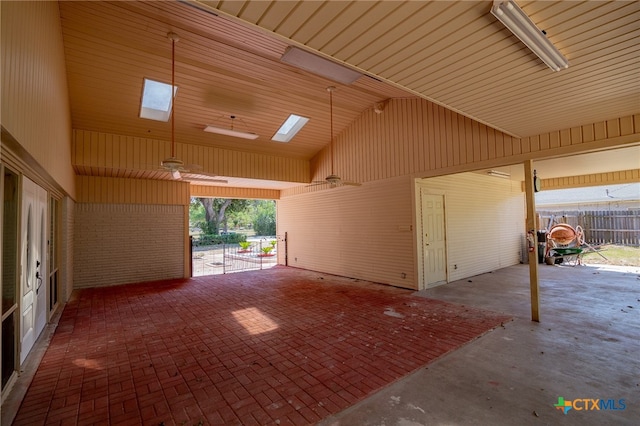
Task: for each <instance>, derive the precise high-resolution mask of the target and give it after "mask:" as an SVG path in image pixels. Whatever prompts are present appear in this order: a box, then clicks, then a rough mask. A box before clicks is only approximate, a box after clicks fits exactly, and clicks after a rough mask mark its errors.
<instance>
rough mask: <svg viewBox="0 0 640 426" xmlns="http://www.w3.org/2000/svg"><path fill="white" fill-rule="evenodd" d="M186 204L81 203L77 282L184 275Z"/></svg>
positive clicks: (78, 285)
mask: <svg viewBox="0 0 640 426" xmlns="http://www.w3.org/2000/svg"><path fill="white" fill-rule="evenodd" d="M184 221H185V209H184V207H183V206H172V205H136V204H82V203H79V204H76V208H75V226H74V234H75V235H76V236H78V237H79V238H76V239H75V240H74V247H73V264H74V268H73V280H74V288H84V287H99V286H108V285H116V284H128V283H134V282H143V281H154V280H164V279H171V278H181V277H183V274H184V269H185V268H184V256H183V253H184V252H185V238H184Z"/></svg>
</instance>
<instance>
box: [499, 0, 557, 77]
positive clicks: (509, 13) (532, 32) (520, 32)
mask: <svg viewBox="0 0 640 426" xmlns="http://www.w3.org/2000/svg"><path fill="white" fill-rule="evenodd" d="M491 13H492V14H493V15H494V16H495V17H496V18H498V20H499V21H500V22H502V23H503V24H504V26H505V27H507V28H508V29H509V30H510V31H511V32H512V33H513V34H515V36H516V37H518V38H519V39H520V40H521V41H522V42H523V43H524V44H525V45H526V46H527V47H528V48H529V49H530V50H531V51H532V52H533V53H535V54H536V55H537V56H538V57H539V58H540V59H542V61H543V62H544V63H545V64H547V66H548V67H549V68H551V69H552V70H554V71H560V70H563V69H565V68H568V67H569V61H567V58H565V57H564V56H563V55H562V53H560V51H559V50H558V49H556V47H555V46H554V45H553V43H551V41H549V39H548V38H547V36H546V35H545V33H544V32H543V31H541V30H540V29H539V28H538V27H537V26H536V24H535V23H534V22H533V21H532V20H531V18H529V16H527V14H526V13H524V11H523V10H522V9H521V8H520V6H518V5H517V4H516V2H515V1H513V0H507V1H503V0H494V2H493V7H492V8H491Z"/></svg>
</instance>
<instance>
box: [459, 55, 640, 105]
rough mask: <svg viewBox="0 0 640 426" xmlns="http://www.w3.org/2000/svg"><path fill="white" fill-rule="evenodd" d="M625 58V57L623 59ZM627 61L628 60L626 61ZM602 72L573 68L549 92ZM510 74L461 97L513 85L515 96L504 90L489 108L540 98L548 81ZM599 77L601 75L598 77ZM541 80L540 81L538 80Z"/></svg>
mask: <svg viewBox="0 0 640 426" xmlns="http://www.w3.org/2000/svg"><path fill="white" fill-rule="evenodd" d="M629 49H630V51H629V53H630V54H633V53H634V52H633V50H632V48H629ZM623 60H624V59H623ZM625 62H626V61H625ZM622 64H623V63H621V64H620V66H622ZM601 72H602V69H601V68H597V67H593V66H591V67H589V68H588V69H584V70H575V71H574V70H572V71H571V73H570V74H565V76H566V77H565V78H561V79H558V80H557V82H556V83H555V84H553V85H551V86H549V85H546V87H547V91H548V92H553V93H557V92H556V91H557V90H560V89H566V88H567V87H568V86H570V83H571V81H576V84H577V85H578V87H580V88H581V87H582V86H583V85H582V81H583V79H584V78H586V77H587V76H588V75H589V74H591V75H594V76H595V75H597V74H600V73H601ZM509 78H510V77H509V76H508V75H505V76H504V77H503V76H501V75H498V76H496V79H495V80H493V81H494V82H493V83H489V84H485V85H484V86H482V87H481V86H476V87H477V89H472V90H469V89H467V91H466V93H463V94H461V97H464V99H465V100H467V99H473V97H472V96H471V95H473V94H474V92H475V91H478V90H480V92H478V94H477V96H476V97H477V98H482V97H484V96H486V94H487V93H491V92H492V91H494V90H497V89H498V87H496V86H501V87H502V88H503V90H504V87H513V88H514V89H513V91H511V93H513V96H512V97H511V98H509V97H508V94H509V92H504V93H505V95H506V96H507V97H505V98H501V100H500V101H499V102H489V103H487V104H486V107H487V108H493V107H496V106H497V105H498V104H502V103H505V102H508V101H509V99H512V100H515V101H521V100H522V99H523V98H527V96H528V95H530V96H532V97H535V98H539V97H540V93H541V92H540V88H539V85H538V83H540V84H544V83H546V81H545V78H544V77H543V76H540V77H537V78H536V79H533V78H532V77H528V78H527V77H524V76H522V77H515V76H513V77H512V78H511V80H509ZM596 78H599V77H596ZM538 80H539V81H538ZM521 87H527V88H528V89H519V88H521ZM465 95H466V96H465ZM458 100H459V99H457V98H455V97H454V98H450V99H449V102H457V101H458Z"/></svg>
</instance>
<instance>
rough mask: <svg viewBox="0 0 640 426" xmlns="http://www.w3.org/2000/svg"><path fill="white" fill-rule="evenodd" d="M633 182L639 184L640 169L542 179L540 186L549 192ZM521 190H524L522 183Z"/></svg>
mask: <svg viewBox="0 0 640 426" xmlns="http://www.w3.org/2000/svg"><path fill="white" fill-rule="evenodd" d="M639 161H640V160H639ZM635 182H640V169H634V170H621V171H618V172H610V173H595V174H589V175H579V176H567V177H562V178H553V179H542V182H541V184H542V188H543V189H545V190H551V189H565V188H582V187H588V186H599V185H608V184H609V185H610V184H619V183H635ZM522 188H523V189H524V182H523V186H522Z"/></svg>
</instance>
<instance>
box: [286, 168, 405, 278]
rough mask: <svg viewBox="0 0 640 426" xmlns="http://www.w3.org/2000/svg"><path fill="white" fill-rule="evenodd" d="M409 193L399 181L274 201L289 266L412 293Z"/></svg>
mask: <svg viewBox="0 0 640 426" xmlns="http://www.w3.org/2000/svg"><path fill="white" fill-rule="evenodd" d="M412 192H413V179H411V178H409V177H400V178H393V179H386V180H380V181H376V182H369V183H366V184H364V185H362V186H359V187H340V188H334V189H327V190H324V191H317V192H314V193H308V194H304V195H301V196H297V197H287V198H284V199H281V200H279V201H278V235H283V234H284V233H285V232H286V233H287V238H288V241H287V249H288V261H289V265H290V266H294V267H299V268H304V269H311V270H316V271H323V272H328V273H331V274H337V275H343V276H348V277H354V278H360V279H365V280H371V281H375V282H380V283H386V284H392V285H395V286H399V287H406V288H416V286H417V284H416V280H415V275H416V273H415V272H416V269H415V261H414V257H415V256H414V253H415V248H414V245H415V244H414V237H413V232H412V231H411V230H412V229H413V221H414V219H413V215H414V209H413V203H412V198H413V196H412ZM279 256H280V258H279V259H278V261H279V263H283V262H284V258H283V254H282V253H280V254H279Z"/></svg>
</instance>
